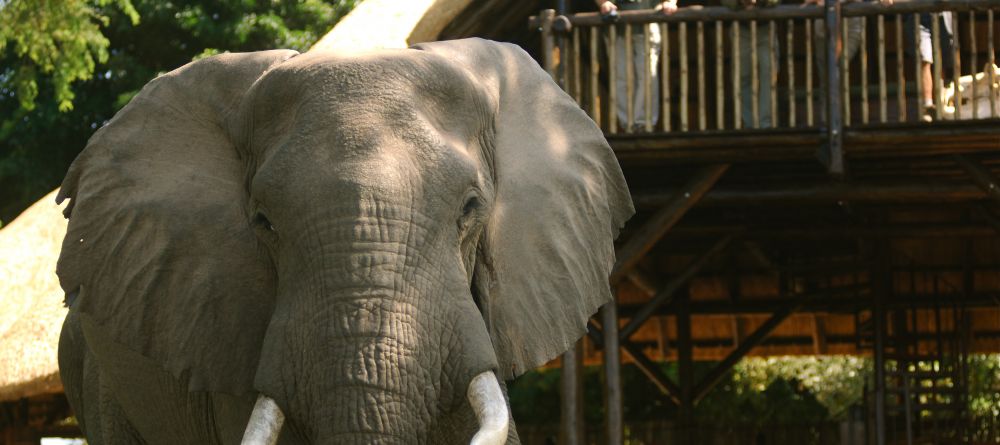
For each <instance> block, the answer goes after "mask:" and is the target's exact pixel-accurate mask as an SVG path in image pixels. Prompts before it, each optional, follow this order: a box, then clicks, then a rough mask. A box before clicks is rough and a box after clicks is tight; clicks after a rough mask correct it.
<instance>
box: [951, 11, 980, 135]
mask: <svg viewBox="0 0 1000 445" xmlns="http://www.w3.org/2000/svg"><path fill="white" fill-rule="evenodd" d="M951 32H952V52H953V53H954V54H955V56H954V57H955V60H954V62H955V63H953V64H952V68H953V69H952V75H951V82H952V83H951V84H952V85H954V89H955V92H954V94H955V95H954V96H953V101H954V102H953V103H954V104H955V119H959V120H961V119H962V89H961V88H959V82H958V79H960V78H961V77H962V51H961V42H962V33H961V31H959V30H958V13H957V12H954V13H952V14H951ZM973 69H975V68H973ZM973 83H975V82H973ZM972 97H976V96H972Z"/></svg>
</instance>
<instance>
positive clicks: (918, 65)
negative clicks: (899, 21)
mask: <svg viewBox="0 0 1000 445" xmlns="http://www.w3.org/2000/svg"><path fill="white" fill-rule="evenodd" d="M913 23H914V25H913V41H914V42H916V43H915V44H914V51H913V64H914V66H915V71H914V72H915V73H916V79H917V81H916V84H917V121H918V122H919V121H920V119H921V118H922V116H923V114H924V105H926V104H924V70H923V66H922V63H923V61H922V60H920V58H921V55H920V14H919V13H917V14H913Z"/></svg>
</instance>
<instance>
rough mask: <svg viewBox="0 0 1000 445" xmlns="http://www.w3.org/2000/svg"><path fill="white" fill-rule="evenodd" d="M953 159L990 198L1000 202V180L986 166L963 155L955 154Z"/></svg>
mask: <svg viewBox="0 0 1000 445" xmlns="http://www.w3.org/2000/svg"><path fill="white" fill-rule="evenodd" d="M952 159H954V160H955V162H956V163H957V164H958V165H959V166H961V167H962V169H963V170H965V172H966V173H968V174H969V176H970V177H971V178H972V181H973V182H974V183H975V184H976V185H978V186H979V187H980V188H981V189H982V190H983V191H984V192H986V194H987V195H988V196H989V197H990V198H993V200H994V201H996V202H997V203H1000V181H998V180H997V178H995V177H993V174H992V173H990V171H989V170H988V169H987V168H986V167H984V166H983V165H982V164H980V163H979V162H976V161H974V160H972V159H970V158H969V157H967V156H963V155H954V156H952Z"/></svg>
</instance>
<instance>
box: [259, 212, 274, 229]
mask: <svg viewBox="0 0 1000 445" xmlns="http://www.w3.org/2000/svg"><path fill="white" fill-rule="evenodd" d="M253 219H254V224H256V225H257V226H259V227H262V228H264V229H266V230H268V231H271V232H277V231H278V229H275V228H274V224H272V223H271V220H269V219H267V215H264V212H257V215H256V216H254V218H253Z"/></svg>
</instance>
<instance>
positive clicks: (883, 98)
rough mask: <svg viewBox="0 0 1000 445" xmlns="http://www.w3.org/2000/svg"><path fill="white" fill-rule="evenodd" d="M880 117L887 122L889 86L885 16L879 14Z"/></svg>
mask: <svg viewBox="0 0 1000 445" xmlns="http://www.w3.org/2000/svg"><path fill="white" fill-rule="evenodd" d="M877 26H878V105H879V107H878V117H879V122H881V123H883V124H884V123H885V121H886V119H887V115H888V113H889V103H888V102H889V100H888V92H887V91H886V90H887V89H888V86H887V84H886V81H885V16H882V15H880V16H878V24H877Z"/></svg>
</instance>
